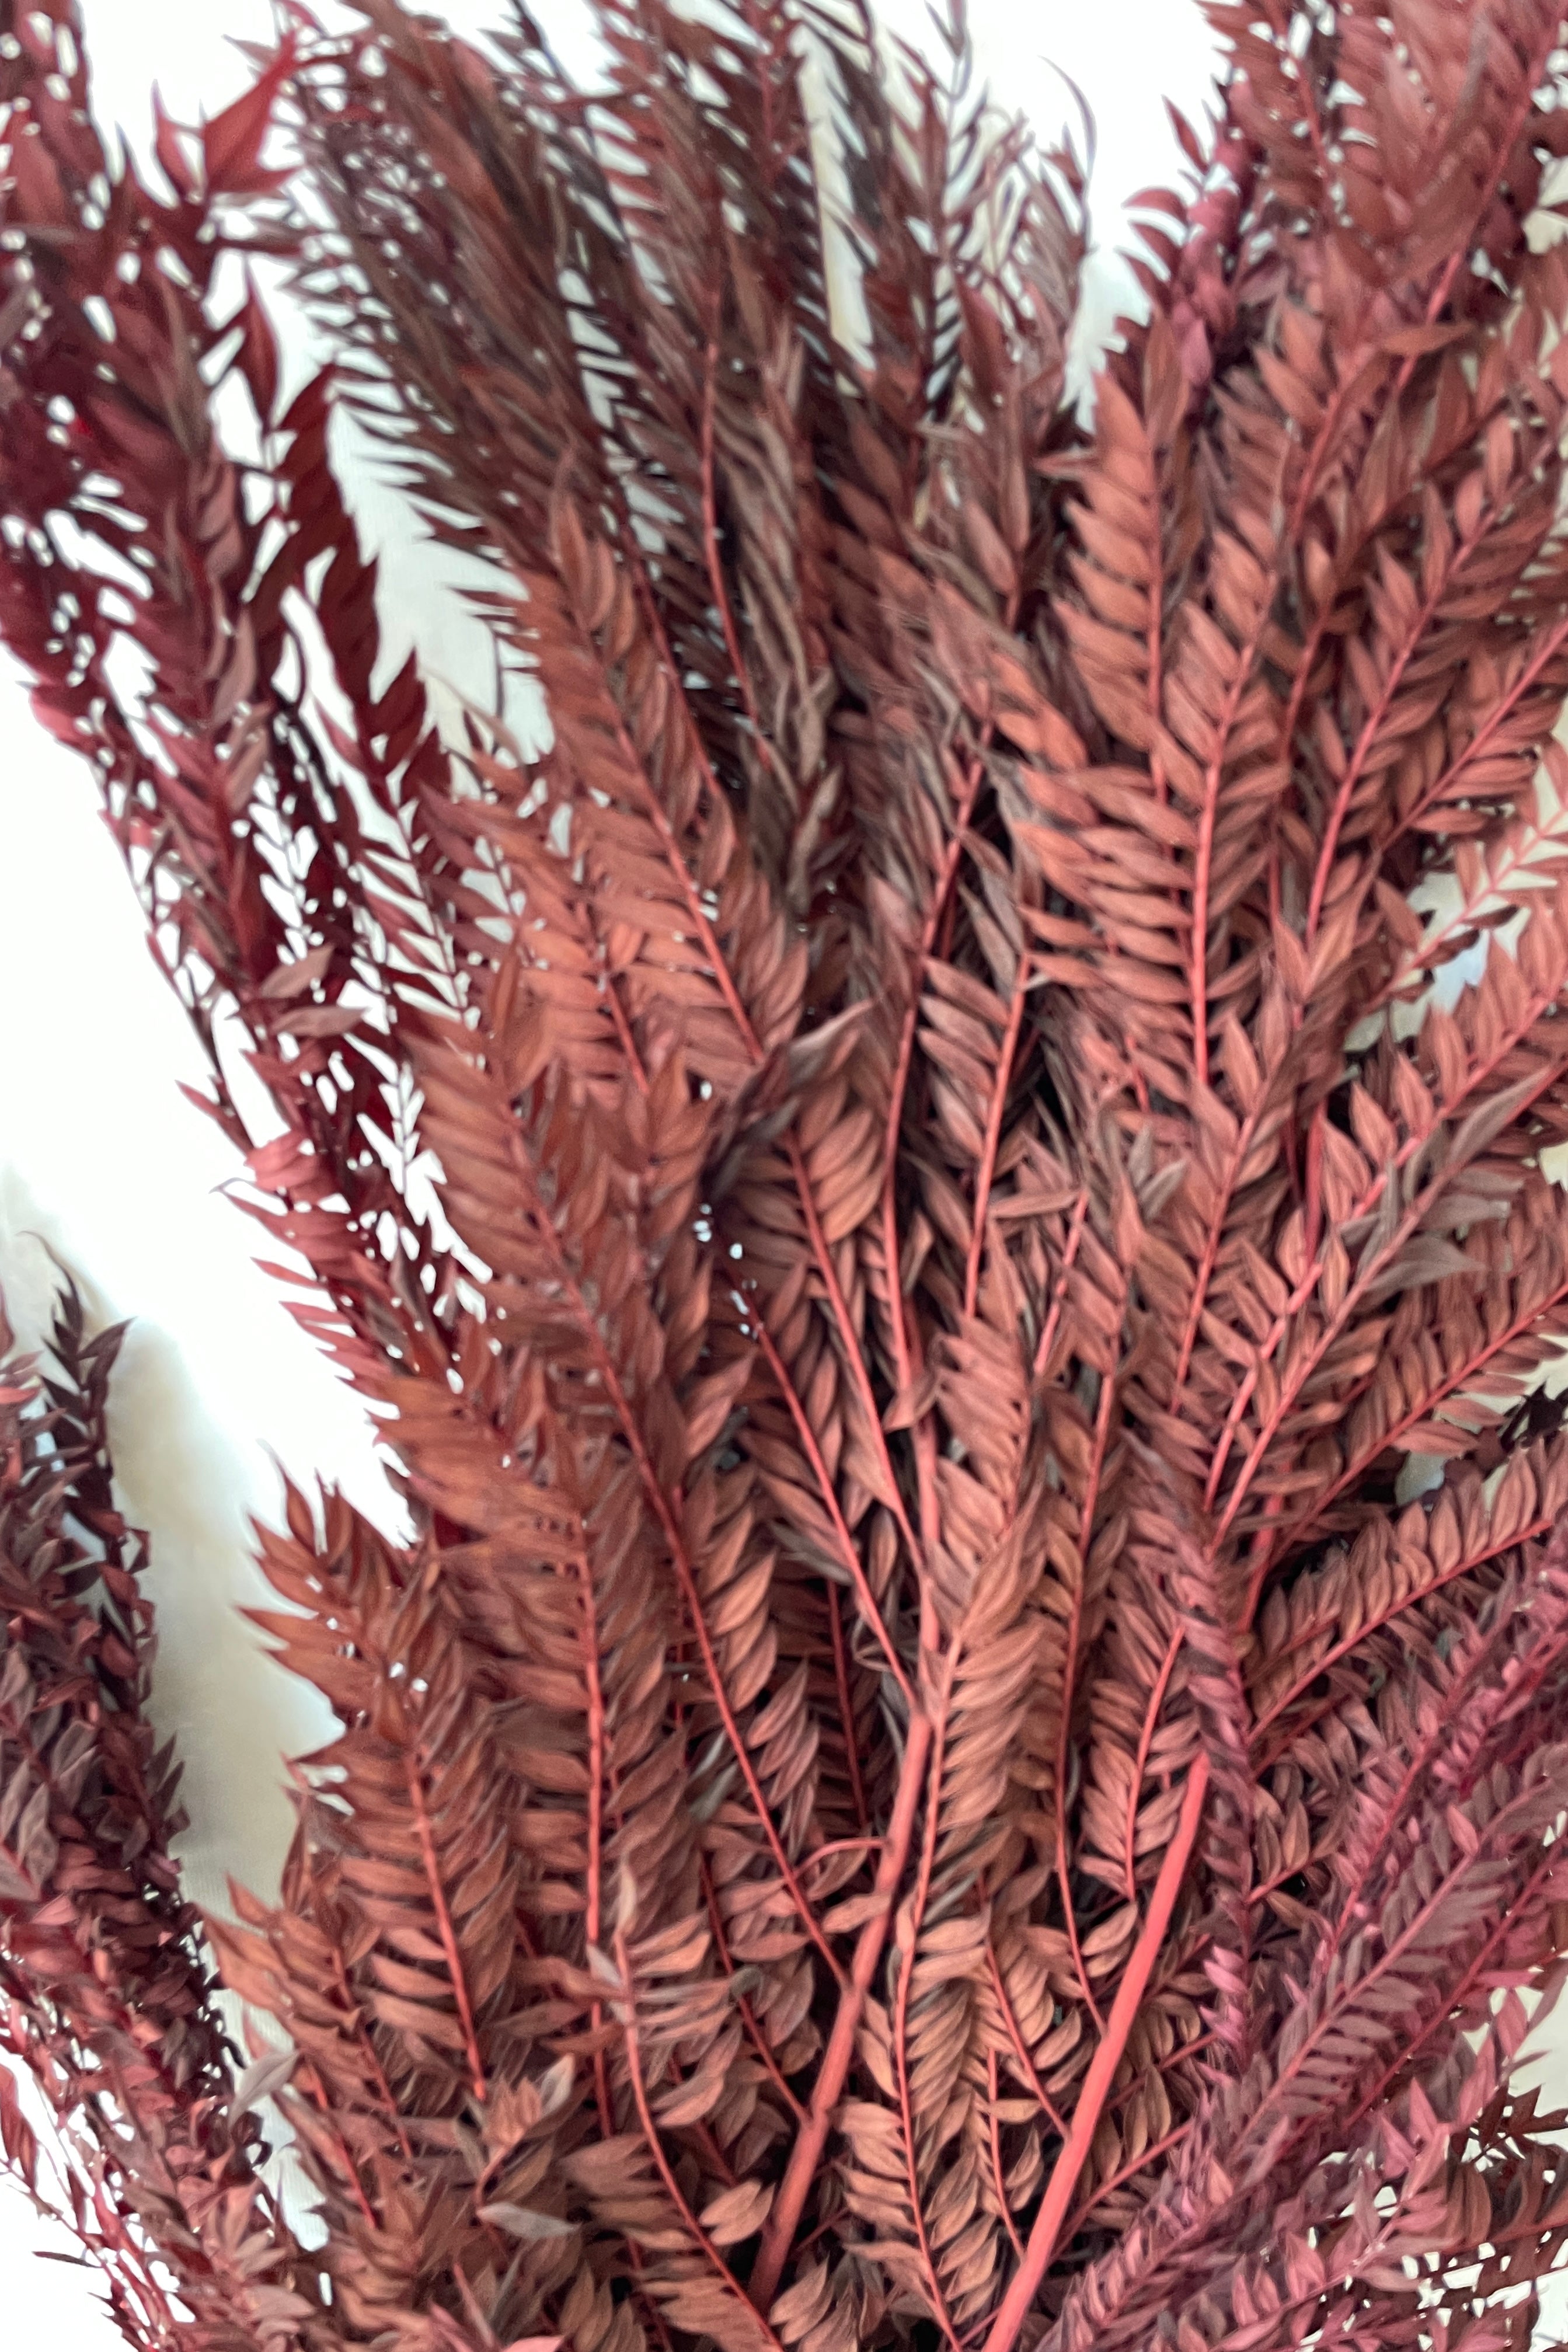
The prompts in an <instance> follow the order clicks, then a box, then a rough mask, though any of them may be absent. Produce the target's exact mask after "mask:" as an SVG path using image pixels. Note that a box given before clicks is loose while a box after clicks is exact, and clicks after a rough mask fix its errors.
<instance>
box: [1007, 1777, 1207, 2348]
mask: <svg viewBox="0 0 1568 2352" xmlns="http://www.w3.org/2000/svg"><path fill="white" fill-rule="evenodd" d="M1208 1779H1209V1766H1208V1759H1207V1757H1206V1756H1199V1757H1198V1758H1197V1759H1196V1760H1195V1761H1194V1765H1193V1769H1192V1770H1191V1772H1190V1773H1189V1774H1188V1775H1187V1787H1186V1794H1185V1795H1184V1797H1183V1799H1182V1811H1181V1814H1180V1817H1179V1819H1178V1820H1177V1822H1176V1830H1175V1835H1174V1836H1173V1838H1172V1840H1171V1843H1170V1844H1169V1845H1168V1846H1167V1847H1166V1849H1165V1859H1164V1861H1163V1863H1162V1864H1161V1865H1160V1875H1159V1877H1158V1878H1157V1879H1156V1880H1155V1882H1154V1892H1153V1895H1152V1896H1151V1898H1150V1903H1149V1913H1148V1916H1147V1918H1146V1919H1145V1920H1144V1922H1143V1926H1142V1931H1141V1932H1140V1935H1139V1937H1138V1941H1137V1942H1136V1943H1135V1944H1134V1945H1133V1947H1132V1955H1131V1958H1130V1959H1129V1961H1128V1963H1127V1967H1126V1970H1125V1972H1124V1974H1123V1976H1122V1979H1121V1984H1120V1985H1119V1986H1118V1987H1117V1989H1116V1999H1115V2001H1114V2002H1113V2004H1112V2006H1111V2011H1110V2023H1109V2024H1108V2026H1107V2027H1106V2030H1105V2032H1104V2034H1103V2035H1102V2037H1101V2039H1100V2047H1099V2049H1098V2050H1097V2051H1096V2052H1095V2053H1094V2056H1093V2057H1092V2059H1090V2061H1089V2073H1088V2074H1086V2075H1085V2076H1084V2083H1083V2089H1082V2090H1081V2091H1080V2092H1079V2099H1078V2105H1076V2107H1075V2108H1074V2109H1073V2118H1072V2129H1071V2131H1070V2132H1069V2133H1068V2137H1067V2141H1066V2144H1065V2145H1064V2147H1063V2148H1062V2150H1061V2153H1060V2154H1059V2155H1058V2158H1057V2160H1056V2163H1055V2165H1054V2166H1053V2167H1052V2168H1051V2177H1050V2179H1049V2180H1048V2181H1047V2184H1046V2193H1045V2196H1044V2198H1043V2199H1042V2200H1041V2203H1040V2210H1039V2211H1038V2212H1037V2214H1036V2216H1035V2225H1034V2227H1033V2229H1032V2230H1031V2231H1029V2242H1028V2246H1027V2248H1026V2251H1025V2255H1024V2260H1023V2262H1022V2263H1020V2264H1019V2266H1018V2268H1017V2270H1016V2272H1015V2273H1014V2274H1013V2279H1012V2284H1010V2285H1009V2287H1008V2289H1007V2292H1006V2294H1005V2295H1004V2296H1003V2298H1002V2303H1001V2307H1000V2308H999V2310H998V2311H997V2314H996V2316H995V2318H994V2320H993V2321H992V2323H991V2329H990V2333H989V2334H988V2335H987V2336H986V2338H985V2343H984V2352H1013V2347H1014V2345H1015V2344H1016V2342H1017V2340H1018V2336H1019V2334H1020V2331H1021V2330H1022V2328H1023V2326H1024V2322H1025V2320H1026V2318H1027V2317H1028V2315H1029V2307H1030V2305H1032V2304H1033V2302H1034V2300H1035V2297H1036V2295H1037V2294H1038V2293H1039V2289H1040V2284H1041V2282H1042V2280H1043V2279H1044V2278H1045V2275H1046V2273H1047V2270H1048V2269H1049V2268H1050V2264H1051V2258H1052V2256H1053V2255H1054V2254H1055V2252H1056V2250H1057V2243H1058V2239H1059V2237H1060V2235H1061V2230H1062V2224H1063V2222H1064V2221H1066V2220H1067V2216H1068V2205H1069V2203H1070V2201H1071V2198H1072V2193H1073V2190H1074V2189H1075V2188H1076V2187H1077V2185H1078V2178H1079V2173H1080V2172H1081V2171H1082V2170H1083V2168H1084V2166H1085V2164H1086V2163H1087V2162H1088V2160H1089V2150H1090V2148H1091V2147H1093V2145H1094V2135H1095V2133H1096V2132H1097V2131H1098V2130H1099V2128H1100V2116H1102V2115H1103V2114H1104V2112H1105V2103H1106V2101H1107V2099H1108V2098H1109V2097H1110V2085H1111V2082H1112V2079H1113V2077H1114V2075H1115V2073H1116V2069H1117V2067H1118V2066H1119V2065H1120V2064H1121V2054H1122V2053H1123V2051H1124V2050H1125V2049H1126V2047H1127V2037H1128V2035H1129V2034H1130V2033H1131V2031H1132V2026H1133V2021H1134V2020H1135V2018H1136V2017H1137V2014H1138V2010H1139V2005H1140V2003H1141V2002H1142V1999H1143V1994H1144V1991H1145V1989H1146V1988H1147V1986H1148V1982H1149V1978H1150V1974H1151V1972H1152V1969H1153V1966H1154V1962H1155V1959H1156V1958H1157V1957H1158V1954H1159V1951H1160V1948H1161V1946H1162V1945H1163V1942H1164V1940H1165V1930H1166V1929H1167V1927H1169V1926H1170V1924H1171V1914H1172V1912H1173V1910H1174V1909H1175V1906H1176V1896H1177V1895H1178V1893H1179V1892H1180V1889H1181V1884H1182V1878H1183V1875H1184V1872H1185V1870H1186V1867H1187V1863H1188V1861H1189V1859H1190V1858H1191V1855H1192V1851H1193V1847H1194V1843H1196V1840H1197V1834H1198V1822H1199V1821H1200V1819H1201V1817H1202V1814H1203V1807H1204V1797H1205V1793H1206V1791H1207V1789H1208Z"/></svg>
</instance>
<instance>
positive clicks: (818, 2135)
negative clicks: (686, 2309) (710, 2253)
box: [751, 1713, 931, 2311]
mask: <svg viewBox="0 0 1568 2352" xmlns="http://www.w3.org/2000/svg"><path fill="white" fill-rule="evenodd" d="M930 1753H931V1717H929V1716H927V1715H925V1714H923V1713H921V1714H918V1715H914V1716H911V1717H910V1728H909V1737H908V1738H907V1740H906V1742H905V1745H904V1761H903V1766H902V1769H901V1770H900V1774H899V1785H898V1789H897V1790H896V1792H895V1794H894V1798H893V1812H892V1818H891V1820H890V1821H889V1824H888V1834H887V1838H886V1840H885V1841H884V1843H883V1846H882V1859H881V1861H880V1863H879V1864H878V1867H877V1876H876V1882H875V1888H874V1891H875V1892H876V1893H877V1894H878V1895H882V1896H883V1897H884V1898H885V1900H884V1902H883V1906H882V1908H881V1909H880V1910H879V1912H878V1913H877V1914H876V1916H874V1917H872V1918H870V1919H868V1920H867V1922H866V1925H865V1926H864V1927H862V1928H861V1930H860V1939H859V1942H858V1944H857V1945H856V1947H855V1958H854V1962H853V1964H852V1966H851V1968H850V1971H849V1981H848V1983H847V1985H846V1986H845V1987H844V1989H843V1990H842V1992H841V1993H840V1994H839V1997H838V2009H837V2014H836V2016H835V2017H834V2020H833V2028H832V2031H831V2032H830V2033H829V2035H828V2038H827V2046H826V2049H825V2050H824V2052H823V2053H822V2063H821V2064H820V2065H819V2066H818V2068H817V2070H816V2090H815V2091H814V2092H813V2094H812V2100H811V2106H810V2110H809V2112H808V2113H807V2116H806V2118H805V2124H804V2126H802V2128H801V2130H800V2131H799V2132H798V2133H797V2134H796V2136H795V2146H794V2147H793V2148H792V2149H791V2150H790V2157H789V2162H788V2164H787V2165H786V2166H785V2168H784V2179H782V2180H781V2181H780V2183H779V2189H778V2195H777V2196H776V2197H775V2198H774V2199H773V2210H772V2212H771V2213H770V2214H769V2216H768V2221H767V2227H766V2228H765V2229H764V2230H763V2235H762V2242H761V2244H760V2245H759V2246H758V2248H757V2259H756V2262H755V2263H754V2265H753V2267H752V2284H751V2294H752V2302H753V2303H754V2304H755V2305H756V2306H757V2308H758V2310H759V2311H766V2310H767V2308H768V2306H769V2305H771V2304H772V2302H773V2297H774V2295H775V2294H777V2293H778V2287H779V2281H780V2279H781V2278H782V2277H783V2275H784V2264H785V2263H786V2262H787V2261H788V2259H789V2252H790V2248H791V2245H792V2244H793V2242H794V2240H795V2231H797V2230H798V2229H799V2227H800V2217H801V2215H802V2214H803V2213H804V2212H805V2201H806V2199H807V2198H808V2197H809V2195H810V2194H811V2190H812V2188H813V2186H814V2184H815V2182H816V2175H817V2168H818V2166H819V2164H820V2162H821V2159H822V2151H823V2149H824V2147H826V2144H827V2134H828V2131H829V2129H830V2127H831V2126H832V2122H833V2116H834V2111H835V2109H836V2108H837V2105H838V2102H839V2099H840V2098H841V2097H842V2095H843V2092H844V2085H845V2083H846V2081H847V2079H848V2074H849V2065H850V2061H851V2060H852V2059H853V2057H854V2055H855V2037H856V2035H857V2034H858V2032H859V2031H860V2019H861V2016H862V2014H863V2013H864V2011H865V2007H866V1996H867V1994H868V1992H869V1990H870V1989H871V1980H872V1979H873V1978H874V1977H875V1975H876V1973H877V1969H878V1966H879V1962H880V1960H881V1958H882V1948H883V1946H884V1944H885V1943H886V1942H887V1938H888V1929H889V1926H890V1925H891V1923H892V1916H893V1895H894V1894H895V1892H896V1890H897V1888H898V1884H899V1881H900V1878H901V1877H902V1876H903V1874H904V1865H905V1864H906V1863H907V1862H908V1860H909V1853H910V1840H911V1839H912V1837H913V1835H914V1826H915V1813H916V1811H917V1809H918V1807H919V1804H920V1796H921V1787H922V1785H923V1783H924V1780H925V1768H926V1759H927V1758H928V1756H929V1755H930Z"/></svg>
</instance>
